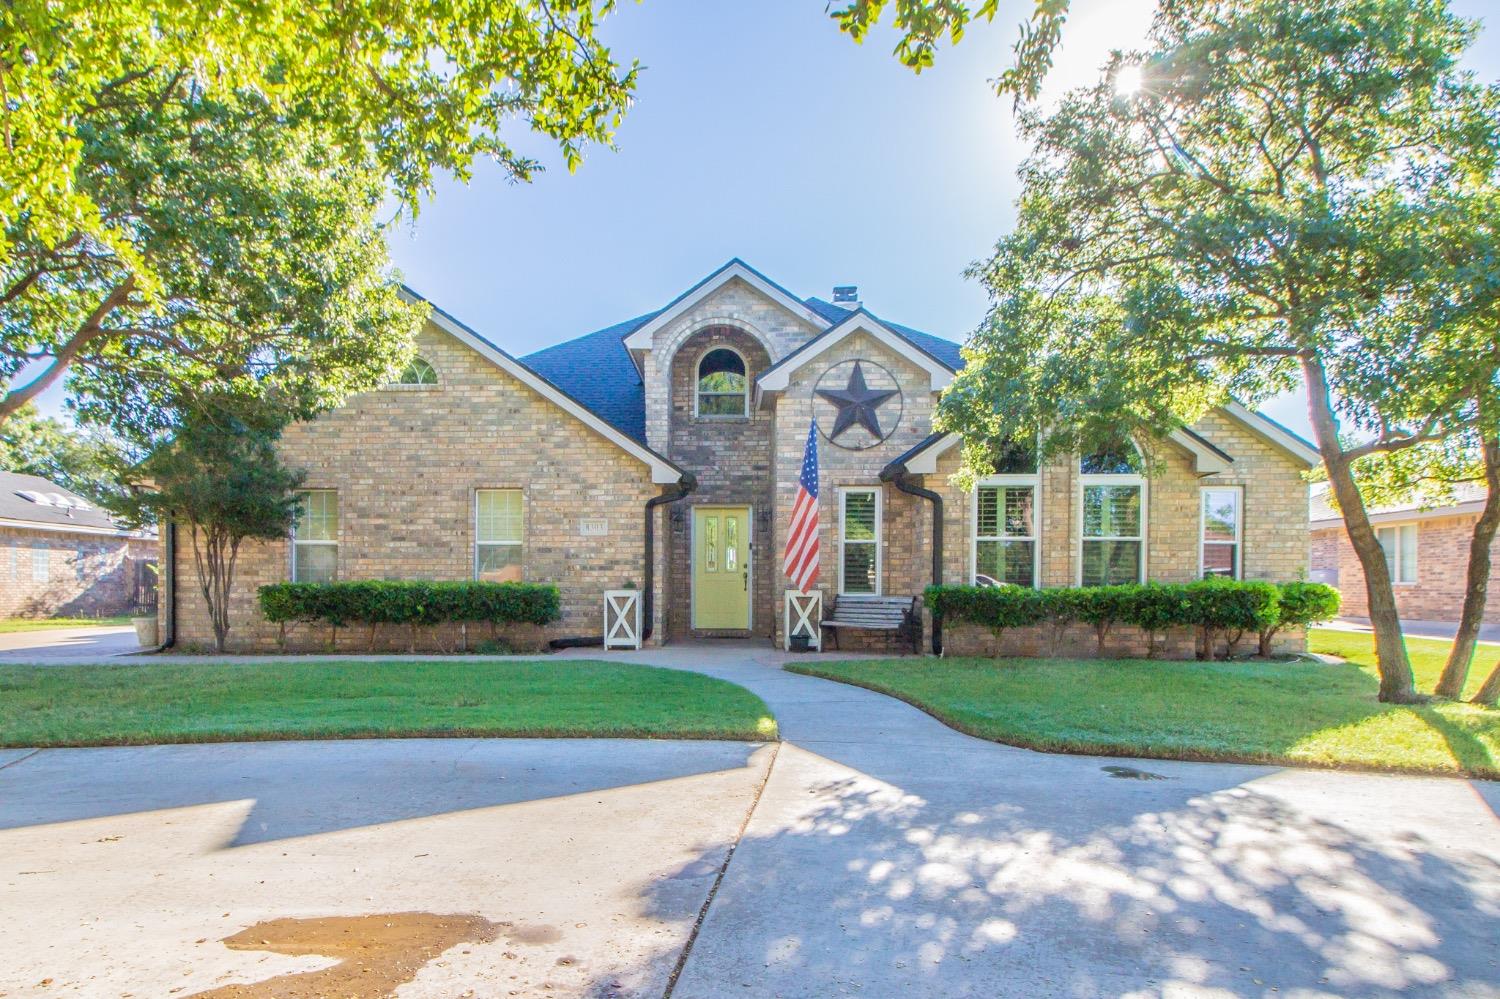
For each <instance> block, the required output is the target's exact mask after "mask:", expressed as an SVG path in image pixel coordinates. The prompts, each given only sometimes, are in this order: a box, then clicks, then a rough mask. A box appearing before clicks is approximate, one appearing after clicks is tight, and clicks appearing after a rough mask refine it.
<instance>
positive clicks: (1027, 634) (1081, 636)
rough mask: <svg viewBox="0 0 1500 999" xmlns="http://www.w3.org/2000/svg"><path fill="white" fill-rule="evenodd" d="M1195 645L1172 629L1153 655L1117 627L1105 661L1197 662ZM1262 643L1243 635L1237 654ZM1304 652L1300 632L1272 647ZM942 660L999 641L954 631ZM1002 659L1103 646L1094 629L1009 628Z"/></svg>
mask: <svg viewBox="0 0 1500 999" xmlns="http://www.w3.org/2000/svg"><path fill="white" fill-rule="evenodd" d="M1197 642H1198V638H1197V633H1196V631H1195V629H1192V628H1172V629H1170V630H1169V631H1167V632H1165V633H1163V634H1160V635H1157V636H1156V640H1155V647H1154V650H1153V648H1152V643H1151V642H1150V640H1149V639H1148V636H1147V635H1146V633H1145V632H1143V631H1141V630H1140V629H1139V628H1133V627H1127V626H1125V625H1115V626H1114V627H1112V628H1110V630H1109V633H1108V634H1107V635H1106V636H1105V639H1104V652H1103V658H1106V659H1108V658H1119V659H1139V658H1143V657H1145V656H1146V655H1147V654H1148V653H1150V654H1151V655H1152V656H1153V657H1154V658H1157V659H1195V658H1197V653H1198V648H1197ZM1258 642H1259V639H1258V637H1257V636H1255V635H1252V634H1245V635H1242V636H1240V641H1239V643H1238V644H1237V645H1236V646H1235V647H1234V654H1235V655H1246V654H1251V653H1254V652H1255V651H1256V649H1257V646H1258ZM1215 649H1216V650H1217V654H1218V655H1220V656H1223V655H1225V654H1226V653H1228V652H1229V647H1228V640H1227V638H1226V636H1223V635H1220V636H1217V637H1216V639H1215ZM1306 650H1307V635H1306V633H1305V632H1304V631H1303V629H1301V628H1288V629H1287V630H1285V631H1282V632H1278V633H1277V635H1276V637H1275V639H1273V640H1272V642H1271V652H1272V654H1273V655H1288V654H1292V653H1297V652H1305V651H1306ZM943 655H944V656H995V655H996V651H995V635H994V633H993V632H991V631H990V630H989V629H987V628H981V627H979V626H978V625H974V624H969V623H967V622H965V623H962V624H957V625H952V626H950V627H948V628H945V629H944V631H943ZM999 655H1000V656H1058V657H1063V658H1068V659H1093V658H1096V657H1099V655H1100V653H1099V640H1098V636H1097V635H1096V634H1095V632H1094V629H1093V628H1092V627H1091V626H1089V625H1085V624H1073V625H1069V626H1068V627H1066V628H1064V629H1062V631H1061V632H1060V633H1059V632H1058V630H1057V629H1055V628H1052V627H1050V626H1048V625H1038V626H1036V627H1029V628H1010V629H1007V630H1006V631H1005V632H1004V633H1003V634H1002V635H1001V636H1000V651H999Z"/></svg>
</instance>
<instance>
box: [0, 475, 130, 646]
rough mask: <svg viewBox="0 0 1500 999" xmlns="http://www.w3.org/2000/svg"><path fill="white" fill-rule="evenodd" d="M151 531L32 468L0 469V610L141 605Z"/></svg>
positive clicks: (9, 613)
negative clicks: (123, 522) (116, 517)
mask: <svg viewBox="0 0 1500 999" xmlns="http://www.w3.org/2000/svg"><path fill="white" fill-rule="evenodd" d="M155 567H156V538H155V536H154V535H151V534H148V533H145V532H141V531H131V530H127V529H125V528H123V527H121V526H120V525H118V524H116V523H115V522H114V521H113V520H112V519H111V518H110V516H109V514H107V513H105V512H104V511H103V510H100V509H99V508H98V507H96V506H94V505H93V504H92V503H90V502H88V501H87V500H85V499H84V498H83V497H81V496H78V495H76V494H74V493H71V492H68V490H66V489H64V488H63V487H62V486H59V485H57V484H56V483H54V482H49V481H48V480H47V479H43V478H39V477H38V476H35V475H21V474H19V473H17V472H0V617H56V616H80V617H98V616H104V615H112V614H125V613H129V612H130V611H131V610H133V609H136V608H137V607H141V606H142V605H144V606H145V607H149V606H151V605H152V604H153V602H154V600H155V593H156V573H155Z"/></svg>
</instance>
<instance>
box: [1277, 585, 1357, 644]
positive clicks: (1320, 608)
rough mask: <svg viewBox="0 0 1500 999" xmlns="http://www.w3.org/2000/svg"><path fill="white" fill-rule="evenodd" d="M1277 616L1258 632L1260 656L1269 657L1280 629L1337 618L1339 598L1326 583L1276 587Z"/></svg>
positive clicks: (1336, 592) (1335, 591)
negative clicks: (1273, 640) (1272, 643)
mask: <svg viewBox="0 0 1500 999" xmlns="http://www.w3.org/2000/svg"><path fill="white" fill-rule="evenodd" d="M1277 595H1278V598H1279V599H1278V613H1277V615H1276V620H1274V621H1272V622H1271V623H1270V624H1269V625H1266V626H1264V627H1262V628H1261V629H1260V654H1261V655H1262V656H1269V655H1270V654H1271V641H1272V639H1274V638H1275V637H1276V633H1277V632H1278V631H1280V630H1281V629H1282V628H1287V627H1305V626H1307V625H1309V624H1314V623H1316V622H1318V621H1327V620H1328V619H1330V618H1333V617H1337V616H1338V613H1339V604H1340V602H1341V599H1342V598H1341V597H1340V596H1339V591H1338V590H1336V589H1334V588H1333V587H1331V586H1328V585H1327V584H1325V583H1309V582H1306V581H1304V580H1294V581H1292V582H1290V583H1282V584H1281V585H1280V586H1278V587H1277Z"/></svg>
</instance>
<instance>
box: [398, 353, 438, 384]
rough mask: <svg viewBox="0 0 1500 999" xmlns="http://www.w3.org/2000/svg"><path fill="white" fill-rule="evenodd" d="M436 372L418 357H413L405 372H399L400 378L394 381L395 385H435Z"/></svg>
mask: <svg viewBox="0 0 1500 999" xmlns="http://www.w3.org/2000/svg"><path fill="white" fill-rule="evenodd" d="M437 380H438V379H437V370H436V369H435V368H433V366H432V365H431V364H428V363H427V361H426V360H425V359H423V358H420V357H413V358H412V359H411V363H410V364H408V365H407V366H406V370H404V371H402V372H401V377H400V378H398V379H396V384H397V385H436V384H437Z"/></svg>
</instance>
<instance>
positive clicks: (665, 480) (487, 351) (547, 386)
mask: <svg viewBox="0 0 1500 999" xmlns="http://www.w3.org/2000/svg"><path fill="white" fill-rule="evenodd" d="M428 321H429V322H431V323H432V324H433V325H434V326H436V327H437V328H438V329H440V330H442V331H443V332H444V333H447V334H448V335H449V336H451V337H453V338H454V339H455V340H457V341H458V342H459V343H462V344H463V345H464V346H466V347H468V348H469V349H470V350H473V351H474V352H475V353H477V354H479V355H480V356H481V357H483V358H485V359H486V360H488V361H489V362H490V363H492V364H493V365H495V367H497V368H499V369H500V370H501V371H504V372H505V373H506V374H508V375H510V376H511V377H512V378H514V379H516V380H517V381H519V382H520V383H521V384H523V385H525V386H526V387H527V388H530V389H532V390H533V391H535V392H536V393H537V395H540V396H541V397H542V398H544V399H546V400H547V401H548V402H551V403H553V404H554V405H556V406H557V407H558V408H559V409H561V410H562V411H563V412H565V413H567V414H568V415H569V416H572V417H573V418H574V419H576V420H578V421H579V422H580V423H582V424H583V425H584V426H586V427H588V428H589V429H590V430H592V431H594V432H595V433H596V434H598V435H599V436H600V437H603V438H604V439H605V440H607V441H609V442H610V443H612V444H615V445H617V446H618V447H619V448H620V449H621V450H622V451H624V452H625V453H626V454H629V455H630V456H631V457H633V458H636V459H638V460H640V461H642V462H644V463H645V464H646V465H647V466H648V467H649V468H650V469H651V481H652V482H653V483H656V484H658V485H671V484H673V483H676V482H679V481H681V479H682V469H680V468H678V467H677V466H676V465H674V464H672V463H671V462H670V461H668V460H667V459H665V458H663V457H662V456H661V455H659V454H657V453H656V452H655V451H652V450H651V449H650V448H648V447H646V446H645V445H643V444H642V443H641V442H640V441H637V440H635V439H633V438H631V437H628V436H626V435H625V434H623V433H621V432H620V431H619V430H618V429H616V428H615V427H613V426H611V425H610V424H608V423H606V422H605V421H604V420H602V419H600V417H599V416H598V415H597V414H596V413H594V412H593V411H591V410H589V409H588V408H587V407H585V406H584V405H583V404H582V403H580V402H579V401H578V400H576V399H574V398H573V397H572V396H570V395H568V394H567V393H565V392H563V391H561V390H560V389H559V388H558V387H557V386H556V385H553V384H552V383H551V382H549V381H547V379H545V378H543V377H542V376H541V375H538V374H537V373H536V372H535V371H532V370H531V369H530V368H528V367H527V366H526V365H524V364H522V363H521V362H520V361H517V360H516V359H515V358H513V357H511V356H510V355H509V354H507V353H505V352H504V351H501V350H497V349H495V347H494V346H493V345H491V344H489V343H487V342H486V341H484V340H481V339H480V338H479V337H477V336H475V335H474V334H473V333H472V332H470V331H469V330H467V329H465V328H464V327H463V325H462V324H460V323H457V322H454V321H453V319H452V318H451V317H450V316H448V315H446V314H445V313H443V311H442V310H441V309H437V308H434V309H433V310H432V311H431V312H430V313H429V314H428Z"/></svg>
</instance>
